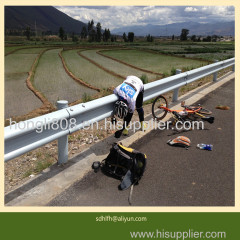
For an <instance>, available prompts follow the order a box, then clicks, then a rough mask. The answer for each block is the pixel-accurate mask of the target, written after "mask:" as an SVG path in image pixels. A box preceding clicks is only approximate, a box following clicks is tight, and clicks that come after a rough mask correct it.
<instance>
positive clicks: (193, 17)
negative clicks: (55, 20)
mask: <svg viewBox="0 0 240 240" xmlns="http://www.w3.org/2000/svg"><path fill="white" fill-rule="evenodd" d="M55 7H56V8H57V9H58V10H60V11H62V12H64V13H66V14H67V15H69V16H70V17H72V18H74V19H77V20H79V21H82V22H84V23H87V22H88V21H91V20H92V19H93V20H94V23H95V24H96V23H97V22H100V23H101V25H102V28H109V29H110V30H113V29H114V28H118V27H122V26H131V25H146V24H155V25H164V24H170V23H177V22H186V21H193V22H199V23H214V22H219V21H224V22H225V21H234V18H235V10H234V7H233V6H164V7H160V6H145V7H144V6H142V7H140V6H91V7H88V6H55Z"/></svg>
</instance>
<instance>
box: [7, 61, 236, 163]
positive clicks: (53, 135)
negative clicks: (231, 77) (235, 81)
mask: <svg viewBox="0 0 240 240" xmlns="http://www.w3.org/2000/svg"><path fill="white" fill-rule="evenodd" d="M230 66H232V70H233V71H234V68H235V58H231V59H228V60H225V61H221V62H216V63H213V64H210V65H207V66H204V67H200V68H197V69H194V70H191V71H188V72H184V73H181V71H180V70H179V71H177V73H178V74H176V75H174V76H171V77H167V78H164V79H160V80H157V81H154V82H151V83H148V84H145V86H144V89H145V91H144V101H147V100H150V99H152V98H155V97H157V96H158V95H161V94H164V93H167V92H169V91H172V90H174V96H173V100H174V101H176V100H177V98H178V89H179V88H180V87H182V86H185V85H187V84H189V83H191V82H193V81H196V80H198V79H201V78H203V77H206V76H208V75H211V74H213V75H214V74H215V75H216V73H217V72H218V71H220V70H222V69H224V68H227V67H230ZM213 79H214V80H215V78H213ZM117 99H118V98H117V96H116V95H114V94H112V95H109V96H106V97H102V98H99V99H96V100H93V101H90V102H87V103H81V104H78V105H75V106H72V107H68V105H67V101H59V102H58V108H59V109H60V110H58V111H55V112H53V113H49V114H46V115H43V116H41V117H37V118H33V119H30V120H27V121H23V122H19V123H14V122H10V125H9V126H8V127H5V128H4V141H5V150H4V160H5V161H8V160H11V159H13V158H16V157H18V156H20V155H22V154H24V153H27V152H29V151H32V150H34V149H36V148H39V147H41V146H43V145H45V144H47V143H50V142H52V141H54V140H56V139H58V153H59V154H58V163H59V164H62V163H65V162H67V160H68V141H67V138H68V135H69V134H71V133H73V132H75V131H78V130H80V129H83V128H84V127H86V126H87V125H90V124H92V123H95V122H98V121H100V120H103V119H105V118H107V117H110V116H111V115H112V112H113V106H114V103H115V102H116V101H117Z"/></svg>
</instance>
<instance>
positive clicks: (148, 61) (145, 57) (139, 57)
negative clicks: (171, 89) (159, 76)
mask: <svg viewBox="0 0 240 240" xmlns="http://www.w3.org/2000/svg"><path fill="white" fill-rule="evenodd" d="M103 53H104V54H105V55H107V56H110V57H113V58H116V59H118V60H121V61H124V62H126V63H129V64H132V65H134V66H137V67H140V68H143V69H146V70H150V71H153V72H157V73H167V74H170V72H171V70H172V68H175V69H183V68H188V69H194V68H198V67H201V66H203V65H206V62H203V61H200V60H192V59H185V58H178V57H174V56H166V55H161V54H155V53H150V52H146V51H140V50H106V51H104V52H103Z"/></svg>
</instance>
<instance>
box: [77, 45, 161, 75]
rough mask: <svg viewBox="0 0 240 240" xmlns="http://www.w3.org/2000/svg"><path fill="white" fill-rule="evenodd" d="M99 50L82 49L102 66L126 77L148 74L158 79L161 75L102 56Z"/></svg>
mask: <svg viewBox="0 0 240 240" xmlns="http://www.w3.org/2000/svg"><path fill="white" fill-rule="evenodd" d="M97 51H99V50H96V49H94V50H86V51H82V52H81V53H82V55H84V56H86V57H88V58H90V59H92V60H93V61H95V62H96V63H98V64H100V65H101V66H102V67H104V68H106V69H109V70H111V71H113V72H114V73H117V74H119V75H122V76H124V77H127V76H129V75H134V76H138V77H141V76H142V75H146V76H147V77H148V79H149V80H156V79H158V77H159V76H156V75H154V74H150V73H146V72H143V71H140V70H137V69H134V68H132V67H129V66H126V65H125V64H122V63H119V62H116V61H114V60H111V59H109V58H106V57H104V56H101V55H99V54H97Z"/></svg>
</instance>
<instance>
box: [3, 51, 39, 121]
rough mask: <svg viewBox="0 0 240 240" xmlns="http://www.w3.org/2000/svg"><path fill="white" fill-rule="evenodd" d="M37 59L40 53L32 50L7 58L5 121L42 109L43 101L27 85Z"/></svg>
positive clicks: (19, 52)
mask: <svg viewBox="0 0 240 240" xmlns="http://www.w3.org/2000/svg"><path fill="white" fill-rule="evenodd" d="M42 50H43V49H41V51H42ZM37 57H38V52H34V51H32V50H31V49H25V50H24V51H23V50H18V51H16V52H14V53H12V54H10V55H8V56H6V57H5V66H4V67H5V119H6V118H10V117H11V118H13V117H15V116H18V115H24V114H27V113H28V112H31V111H32V110H34V109H36V108H39V107H41V105H42V102H41V100H40V99H38V98H37V97H36V96H35V95H34V93H33V92H31V91H29V89H28V87H27V85H26V80H27V78H28V77H29V73H30V72H31V69H32V67H33V65H34V63H35V61H36V59H37Z"/></svg>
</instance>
